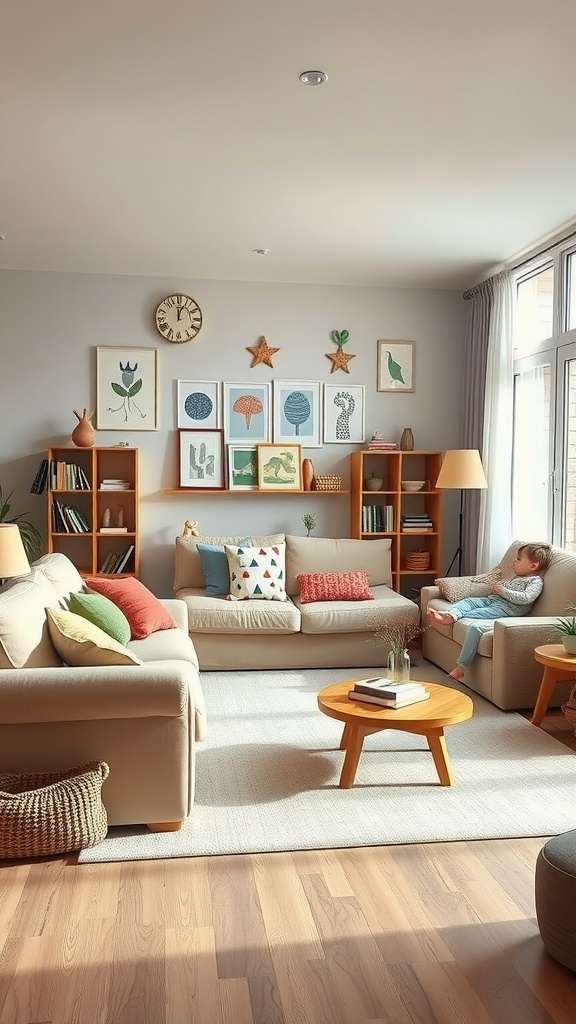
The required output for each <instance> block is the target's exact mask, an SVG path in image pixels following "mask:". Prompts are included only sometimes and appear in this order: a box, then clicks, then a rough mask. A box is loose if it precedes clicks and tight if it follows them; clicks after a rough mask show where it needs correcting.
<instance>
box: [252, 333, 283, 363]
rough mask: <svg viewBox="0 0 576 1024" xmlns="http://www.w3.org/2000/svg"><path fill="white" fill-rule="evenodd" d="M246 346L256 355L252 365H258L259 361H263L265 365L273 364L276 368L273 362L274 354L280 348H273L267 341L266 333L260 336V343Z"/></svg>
mask: <svg viewBox="0 0 576 1024" xmlns="http://www.w3.org/2000/svg"><path fill="white" fill-rule="evenodd" d="M246 348H247V349H248V351H249V352H251V353H252V355H253V356H254V358H253V360H252V362H251V364H250V366H251V368H252V367H253V366H258V364H259V363H263V364H264V365H265V366H271V367H272V369H274V366H273V363H272V356H273V355H274V353H275V352H279V351H280V349H279V348H271V346H270V345H269V344H268V342H267V341H266V338H265V337H264V335H262V337H261V338H260V341H259V343H258V345H247V346H246Z"/></svg>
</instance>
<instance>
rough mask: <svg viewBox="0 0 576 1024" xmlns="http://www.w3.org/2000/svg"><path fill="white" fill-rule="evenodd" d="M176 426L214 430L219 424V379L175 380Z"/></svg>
mask: <svg viewBox="0 0 576 1024" xmlns="http://www.w3.org/2000/svg"><path fill="white" fill-rule="evenodd" d="M176 409H177V421H176V423H177V426H178V427H190V429H192V430H193V429H197V428H199V427H203V428H204V429H208V430H216V429H218V427H219V426H220V381H217V380H177V381H176Z"/></svg>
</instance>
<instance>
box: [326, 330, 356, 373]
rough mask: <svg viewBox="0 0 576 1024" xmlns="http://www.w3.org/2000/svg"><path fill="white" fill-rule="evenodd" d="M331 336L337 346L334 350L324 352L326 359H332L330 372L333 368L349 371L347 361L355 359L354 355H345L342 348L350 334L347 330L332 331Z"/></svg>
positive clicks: (332, 371)
mask: <svg viewBox="0 0 576 1024" xmlns="http://www.w3.org/2000/svg"><path fill="white" fill-rule="evenodd" d="M332 337H333V339H334V341H335V342H336V345H337V346H338V347H337V350H336V352H327V353H326V356H327V357H328V359H331V360H332V369H331V370H330V373H334V370H344V373H350V370H349V369H348V363H349V362H350V360H351V359H355V358H356V357H355V356H353V355H346V353H345V352H344V348H343V346H344V345H345V344H346V342H347V341H348V338H349V337H350V335H349V333H348V331H332Z"/></svg>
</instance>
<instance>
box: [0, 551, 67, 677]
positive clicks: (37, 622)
mask: <svg viewBox="0 0 576 1024" xmlns="http://www.w3.org/2000/svg"><path fill="white" fill-rule="evenodd" d="M59 606H60V599H59V597H58V594H57V593H56V590H55V589H54V587H53V586H52V584H51V583H50V580H48V579H47V578H46V576H45V575H44V573H43V572H41V571H39V570H36V569H33V570H32V572H30V573H29V574H28V575H27V576H22V577H20V578H19V579H18V580H16V581H14V582H13V583H10V584H9V585H6V586H5V587H4V588H3V589H2V590H1V591H0V668H44V667H46V666H54V665H61V664H62V659H61V658H60V657H59V656H58V653H57V652H56V650H55V648H54V645H53V644H52V641H51V639H50V633H49V630H48V623H47V621H46V608H58V607H59Z"/></svg>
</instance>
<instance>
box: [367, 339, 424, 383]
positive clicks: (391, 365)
mask: <svg viewBox="0 0 576 1024" xmlns="http://www.w3.org/2000/svg"><path fill="white" fill-rule="evenodd" d="M377 345H378V355H377V371H376V372H377V391H414V390H415V387H414V342H413V341H385V340H380V341H378V342H377Z"/></svg>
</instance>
